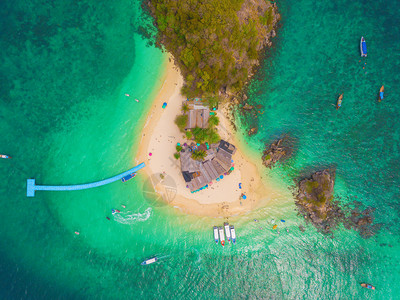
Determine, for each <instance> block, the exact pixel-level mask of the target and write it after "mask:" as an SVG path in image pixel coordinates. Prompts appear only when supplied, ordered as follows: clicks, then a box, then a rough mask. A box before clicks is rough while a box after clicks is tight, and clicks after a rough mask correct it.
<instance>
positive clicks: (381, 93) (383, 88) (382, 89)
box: [378, 85, 385, 102]
mask: <svg viewBox="0 0 400 300" xmlns="http://www.w3.org/2000/svg"><path fill="white" fill-rule="evenodd" d="M384 92H385V87H384V86H383V85H382V87H381V89H380V90H379V99H378V100H379V102H381V101H382V100H383V93H384Z"/></svg>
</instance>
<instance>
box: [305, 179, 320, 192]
mask: <svg viewBox="0 0 400 300" xmlns="http://www.w3.org/2000/svg"><path fill="white" fill-rule="evenodd" d="M318 186H319V183H318V182H317V181H307V183H306V192H307V194H311V192H312V191H313V190H314V189H316V188H318Z"/></svg>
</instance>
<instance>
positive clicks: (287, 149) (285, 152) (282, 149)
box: [262, 135, 294, 168]
mask: <svg viewBox="0 0 400 300" xmlns="http://www.w3.org/2000/svg"><path fill="white" fill-rule="evenodd" d="M293 147H294V141H293V140H292V139H290V138H289V136H287V135H285V136H284V137H283V138H281V139H279V140H277V141H275V142H273V143H272V144H271V145H270V146H269V148H268V149H266V150H265V151H264V153H263V157H262V161H263V164H264V165H265V166H266V167H268V168H272V167H273V166H274V165H275V164H276V162H278V161H280V162H283V161H284V160H286V159H287V158H289V157H290V156H291V155H292V154H293Z"/></svg>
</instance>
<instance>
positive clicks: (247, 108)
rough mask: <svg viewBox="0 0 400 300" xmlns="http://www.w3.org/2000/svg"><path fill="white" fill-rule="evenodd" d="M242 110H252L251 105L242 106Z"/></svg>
mask: <svg viewBox="0 0 400 300" xmlns="http://www.w3.org/2000/svg"><path fill="white" fill-rule="evenodd" d="M243 109H244V110H252V109H253V105H250V104H248V103H246V104H245V105H243Z"/></svg>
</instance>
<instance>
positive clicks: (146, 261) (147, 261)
mask: <svg viewBox="0 0 400 300" xmlns="http://www.w3.org/2000/svg"><path fill="white" fill-rule="evenodd" d="M156 261H157V257H155V256H154V257H152V258H149V259H146V260H145V261H143V262H142V263H141V265H142V266H145V265H150V264H152V263H155V262H156Z"/></svg>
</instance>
